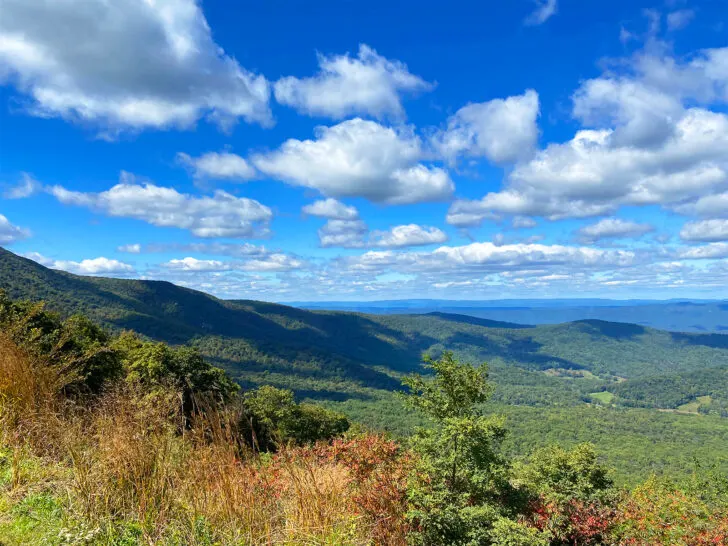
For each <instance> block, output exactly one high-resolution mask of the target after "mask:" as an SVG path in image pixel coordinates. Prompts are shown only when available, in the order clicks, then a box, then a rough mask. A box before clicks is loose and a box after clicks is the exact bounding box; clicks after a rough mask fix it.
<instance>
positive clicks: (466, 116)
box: [432, 89, 539, 164]
mask: <svg viewBox="0 0 728 546" xmlns="http://www.w3.org/2000/svg"><path fill="white" fill-rule="evenodd" d="M538 115H539V100H538V93H536V91H533V90H532V89H529V90H528V91H526V92H525V93H524V94H523V95H518V96H513V97H508V98H507V99H494V100H491V101H488V102H481V103H473V104H468V105H467V106H464V107H463V108H461V109H460V110H458V111H457V112H456V113H455V115H453V116H451V117H450V118H449V119H448V121H447V128H446V129H445V130H441V131H438V132H436V133H435V134H434V135H433V136H432V145H433V147H434V148H435V149H436V150H437V151H438V152H439V153H440V154H441V155H442V156H444V157H445V158H446V159H448V160H449V161H450V162H454V161H455V160H456V158H457V157H485V158H487V159H488V160H490V161H492V162H493V163H498V164H505V163H512V162H514V161H516V160H518V159H523V158H526V157H528V156H530V155H531V154H532V153H533V150H534V148H535V146H536V141H537V140H538V125H537V123H536V121H537V119H538Z"/></svg>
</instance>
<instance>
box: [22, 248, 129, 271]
mask: <svg viewBox="0 0 728 546" xmlns="http://www.w3.org/2000/svg"><path fill="white" fill-rule="evenodd" d="M23 256H25V257H26V258H29V259H31V260H33V261H36V262H38V263H39V264H41V265H44V266H46V267H49V268H51V269H60V270H62V271H68V272H69V273H74V274H76V275H100V276H105V275H128V274H132V273H134V268H133V267H132V266H131V265H129V264H127V263H124V262H120V261H118V260H111V259H109V258H104V257H99V258H92V259H86V260H81V261H80V262H74V261H71V260H54V259H52V258H47V257H46V256H43V255H42V254H39V253H38V252H29V253H27V254H23Z"/></svg>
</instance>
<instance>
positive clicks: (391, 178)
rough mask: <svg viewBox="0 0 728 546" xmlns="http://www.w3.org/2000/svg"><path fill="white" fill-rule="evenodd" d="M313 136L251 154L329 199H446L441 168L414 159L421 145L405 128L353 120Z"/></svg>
mask: <svg viewBox="0 0 728 546" xmlns="http://www.w3.org/2000/svg"><path fill="white" fill-rule="evenodd" d="M316 137H317V138H316V140H303V141H302V140H296V139H290V140H287V141H286V142H284V143H283V145H282V146H281V147H280V148H279V149H278V150H276V151H273V152H270V153H267V154H258V155H255V156H253V157H252V162H253V164H254V165H255V167H256V168H257V169H258V170H260V171H261V172H263V173H265V174H267V175H268V176H271V177H274V178H278V179H281V180H283V181H285V182H288V183H290V184H293V185H296V186H303V187H307V188H313V189H317V190H319V191H320V192H321V193H323V194H324V195H326V196H329V197H338V198H341V197H364V198H366V199H369V200H370V201H374V202H377V203H385V204H390V205H402V204H410V203H419V202H424V201H442V200H445V199H448V198H449V197H450V195H451V194H452V192H453V189H454V185H453V183H452V180H450V177H449V175H448V174H447V172H446V171H444V170H443V169H441V168H438V167H432V166H427V165H424V164H422V163H419V160H420V159H421V158H422V157H423V155H424V153H423V150H422V143H421V140H420V138H419V137H417V136H416V135H415V134H414V131H413V130H412V129H411V128H400V129H393V128H390V127H384V126H382V125H380V124H378V123H375V122H373V121H365V120H362V119H359V118H355V119H351V120H347V121H344V122H342V123H340V124H338V125H334V126H333V127H318V128H317V130H316Z"/></svg>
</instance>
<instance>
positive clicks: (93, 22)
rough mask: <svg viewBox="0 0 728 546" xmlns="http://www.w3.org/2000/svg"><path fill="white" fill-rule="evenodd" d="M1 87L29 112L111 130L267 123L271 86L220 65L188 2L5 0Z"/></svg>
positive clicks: (224, 61) (225, 62) (223, 59)
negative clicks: (202, 122)
mask: <svg viewBox="0 0 728 546" xmlns="http://www.w3.org/2000/svg"><path fill="white" fill-rule="evenodd" d="M0 79H4V80H6V81H10V82H12V83H14V84H15V86H16V87H17V88H18V89H19V90H20V91H21V92H22V93H24V94H25V95H26V96H27V98H28V111H29V112H30V113H32V114H34V115H38V116H44V117H50V116H54V117H62V118H65V119H70V120H74V121H78V122H83V123H92V124H95V125H98V126H101V127H103V128H105V129H108V130H110V131H117V130H120V129H133V130H140V129H146V128H155V129H161V128H167V127H190V126H191V125H193V124H194V123H195V122H196V121H197V120H198V119H200V118H201V117H208V118H210V119H212V120H214V121H216V122H219V123H222V124H229V123H230V122H233V121H235V120H237V119H238V118H243V119H244V120H246V121H248V122H258V123H261V124H264V125H267V124H269V123H271V120H272V118H271V113H270V109H269V106H268V102H269V96H270V86H269V84H268V82H267V81H266V79H265V78H264V77H262V76H258V75H255V74H253V73H251V72H249V71H248V70H246V69H245V68H243V67H242V66H240V65H239V64H238V62H237V61H236V60H235V59H234V58H232V57H230V56H228V55H226V54H225V53H224V51H223V50H222V49H221V48H220V46H219V45H217V44H216V43H215V42H214V41H213V39H212V36H211V33H210V27H209V26H208V24H207V21H206V19H205V16H204V15H203V13H202V10H201V9H200V7H199V4H198V2H196V1H195V0H165V1H163V2H149V1H145V0H116V1H114V2H107V1H104V0H89V1H86V2H74V1H70V0H60V1H49V0H7V1H4V2H3V16H2V18H0Z"/></svg>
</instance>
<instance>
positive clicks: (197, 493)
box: [0, 335, 403, 545]
mask: <svg viewBox="0 0 728 546" xmlns="http://www.w3.org/2000/svg"><path fill="white" fill-rule="evenodd" d="M63 382H64V378H63V377H61V376H59V375H58V374H56V373H55V372H54V370H52V369H50V368H47V367H44V366H43V365H42V363H39V362H37V361H34V360H33V359H31V358H30V357H28V355H26V354H24V353H23V352H22V351H21V350H20V349H18V347H16V346H15V345H14V344H13V343H12V342H10V341H9V340H7V339H6V338H5V337H3V336H1V335H0V427H1V428H2V438H1V440H2V444H3V446H5V447H6V448H11V449H12V450H13V454H14V455H13V462H12V467H13V469H14V470H13V471H12V474H13V479H12V480H11V481H12V483H11V484H10V485H9V487H11V488H14V489H15V488H19V487H20V485H21V483H22V482H24V481H25V482H28V481H32V479H33V477H32V476H24V475H23V472H22V470H21V469H22V466H23V465H22V460H23V458H24V457H29V456H32V457H45V458H46V460H47V461H48V463H49V465H51V464H52V465H56V467H59V468H62V469H64V470H63V471H62V472H60V473H58V475H61V476H63V480H62V481H61V482H58V481H55V482H54V483H53V487H54V494H55V495H56V497H58V498H59V499H62V500H63V504H64V507H65V512H66V514H65V517H67V518H69V519H70V520H72V521H77V522H79V525H82V526H84V528H94V529H102V530H104V532H105V533H107V536H109V533H111V534H113V532H114V529H117V528H119V527H123V526H128V525H134V526H135V528H137V529H140V530H141V533H142V538H143V542H144V543H148V544H190V545H195V544H213V543H214V544H250V545H263V544H311V545H315V544H351V545H365V544H373V543H374V542H373V540H372V538H371V537H372V536H373V527H374V525H375V524H376V522H374V521H372V518H368V517H367V514H366V513H364V512H362V510H361V509H360V506H359V505H358V504H357V494H359V493H361V491H359V490H358V489H357V483H356V476H354V475H353V474H352V472H351V470H350V468H349V467H347V466H346V465H345V464H342V463H341V462H340V461H337V460H335V459H333V458H329V459H326V458H321V457H316V456H314V454H313V453H314V451H312V450H306V449H295V448H291V449H284V450H282V451H281V452H280V453H278V454H276V455H275V456H274V457H271V456H269V455H257V454H253V453H252V452H250V451H249V450H247V449H246V448H245V445H244V442H242V441H241V440H240V439H239V438H238V437H237V436H236V422H237V421H238V420H239V418H240V414H239V411H240V410H239V408H235V407H233V406H231V407H228V408H224V409H221V410H213V409H210V411H207V412H205V413H204V415H202V414H201V415H198V416H196V418H195V419H193V420H192V421H191V422H189V421H185V420H184V419H183V418H182V416H181V415H180V411H179V406H180V404H179V399H178V397H177V395H176V394H175V393H173V392H163V393H157V394H155V395H153V396H151V395H149V393H142V392H140V391H139V390H137V389H135V388H133V387H131V386H128V385H125V384H123V383H121V384H117V385H116V386H115V387H114V388H113V389H111V390H109V391H108V392H106V393H105V394H104V395H102V396H101V397H99V398H96V399H93V400H92V399H89V400H87V401H84V402H83V403H82V404H79V403H74V404H72V403H69V402H68V401H66V400H65V399H63V398H62V395H61V394H60V393H62V390H63V389H62V387H63ZM99 536H102V535H99ZM402 536H403V535H402ZM379 543H380V544H384V543H390V544H401V543H402V541H401V540H400V539H399V538H398V539H396V540H393V541H388V542H381V541H380V542H379Z"/></svg>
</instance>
